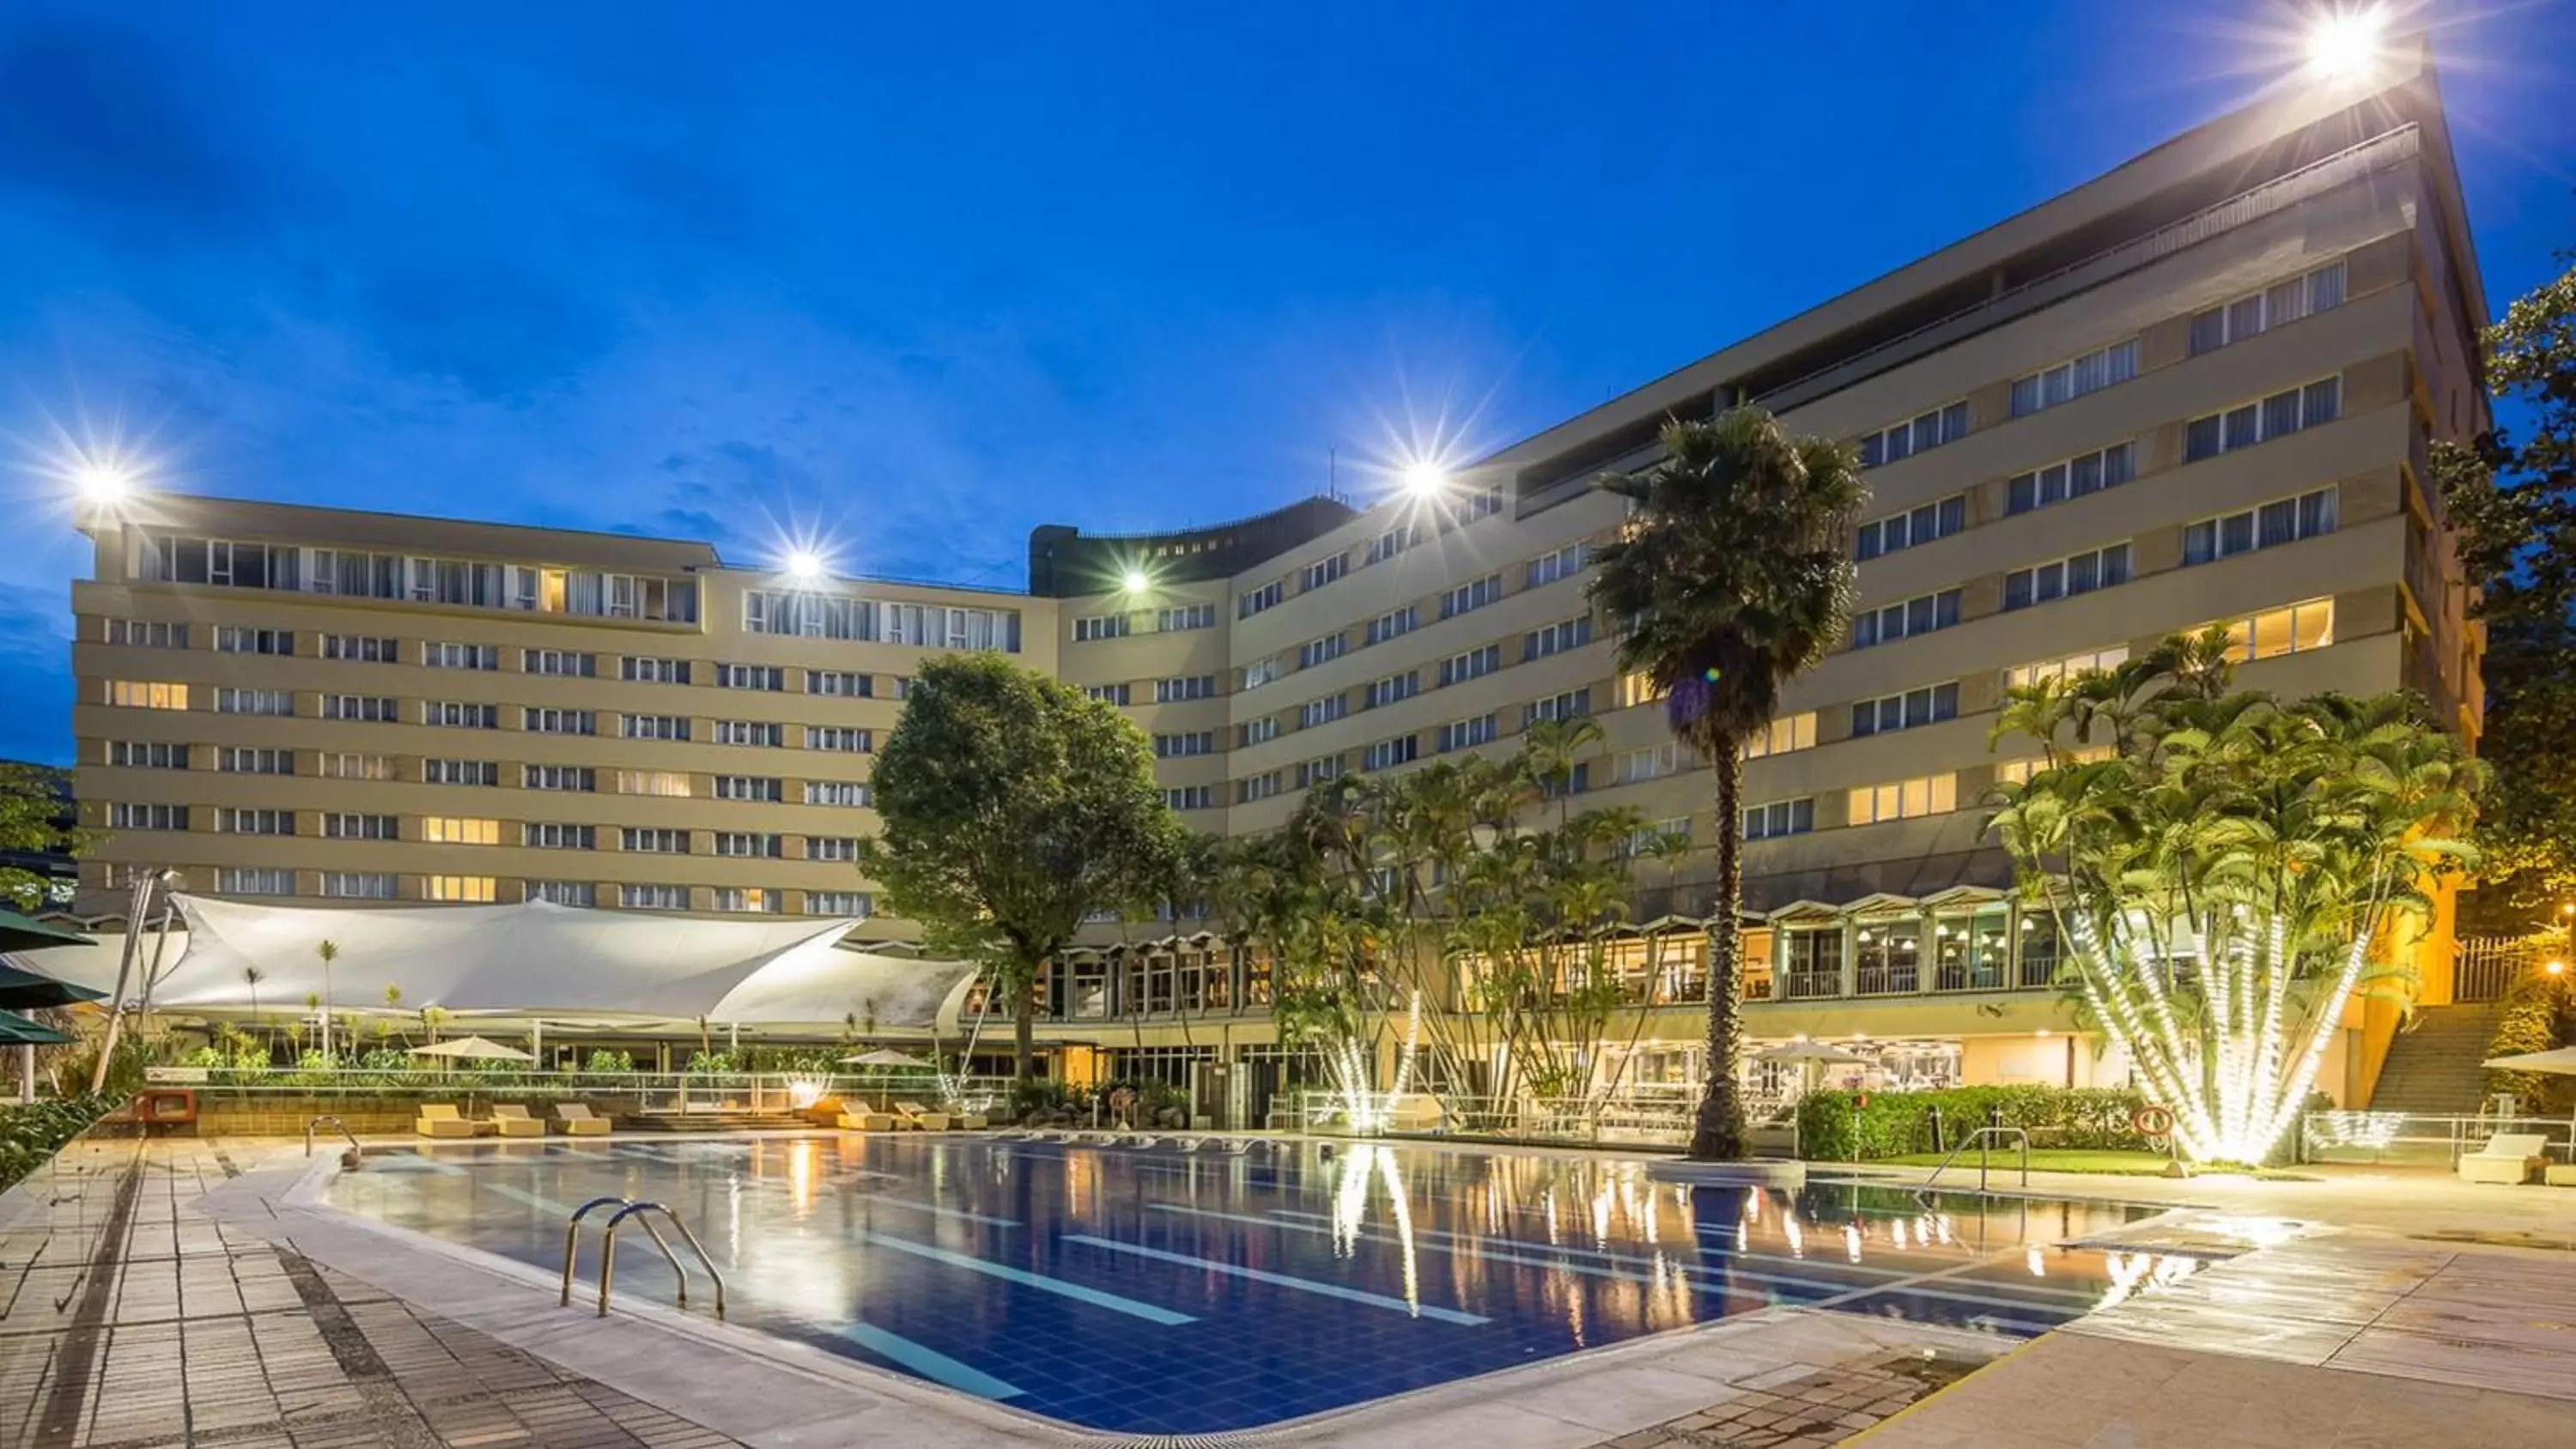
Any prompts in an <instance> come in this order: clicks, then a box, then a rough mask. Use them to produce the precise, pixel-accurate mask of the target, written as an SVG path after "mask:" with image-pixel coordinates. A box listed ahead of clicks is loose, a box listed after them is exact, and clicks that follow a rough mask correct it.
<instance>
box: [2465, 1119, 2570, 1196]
mask: <svg viewBox="0 0 2576 1449" xmlns="http://www.w3.org/2000/svg"><path fill="white" fill-rule="evenodd" d="M2548 1147H2549V1139H2548V1138H2547V1137H2546V1136H2544V1135H2542V1134H2540V1133H2538V1132H2499V1133H2497V1134H2496V1135H2495V1136H2493V1137H2490V1138H2488V1139H2487V1140H2486V1143H2485V1145H2483V1146H2481V1147H2480V1148H2478V1150H2477V1151H2475V1152H2470V1153H2465V1154H2463V1155H2462V1156H2461V1158H2460V1181H2462V1182H2496V1183H2503V1184H2505V1185H2506V1186H2509V1187H2510V1186H2519V1185H2520V1184H2522V1183H2526V1182H2529V1181H2531V1178H2532V1174H2534V1173H2536V1172H2538V1171H2540V1170H2541V1169H2542V1168H2544V1167H2547V1166H2548V1165H2549V1154H2548Z"/></svg>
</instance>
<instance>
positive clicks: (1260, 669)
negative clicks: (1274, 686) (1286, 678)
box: [1236, 654, 1285, 689]
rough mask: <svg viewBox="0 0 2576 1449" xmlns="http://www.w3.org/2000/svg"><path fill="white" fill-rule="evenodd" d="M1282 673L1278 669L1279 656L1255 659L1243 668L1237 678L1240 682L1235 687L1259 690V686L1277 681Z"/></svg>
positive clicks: (1281, 670) (1279, 668) (1282, 671)
mask: <svg viewBox="0 0 2576 1449" xmlns="http://www.w3.org/2000/svg"><path fill="white" fill-rule="evenodd" d="M1284 672H1285V671H1284V670H1283V669H1282V668H1281V667H1280V659H1279V656H1278V655H1276V654H1273V655H1271V656H1270V657H1269V658H1267V659H1256V660H1254V661H1253V662H1251V663H1250V664H1247V665H1245V666H1243V671H1242V673H1241V674H1240V675H1239V676H1237V677H1238V678H1239V679H1240V680H1241V681H1242V682H1241V683H1240V684H1238V685H1237V686H1236V687H1237V688H1239V689H1259V688H1260V687H1261V686H1263V685H1265V684H1268V683H1269V682H1271V681H1272V680H1274V679H1277V678H1278V677H1279V676H1280V675H1281V674H1282V673H1284Z"/></svg>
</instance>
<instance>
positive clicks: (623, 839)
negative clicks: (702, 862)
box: [617, 825, 689, 855]
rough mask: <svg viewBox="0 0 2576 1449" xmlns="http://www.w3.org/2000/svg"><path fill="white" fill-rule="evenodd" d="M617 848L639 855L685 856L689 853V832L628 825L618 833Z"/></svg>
mask: <svg viewBox="0 0 2576 1449" xmlns="http://www.w3.org/2000/svg"><path fill="white" fill-rule="evenodd" d="M617 848H618V849H620V850H628V851H634V852H636V853H638V854H641V855H686V854H688V853H689V832H687V831H685V830H656V829H648V828H646V827H643V826H636V825H630V826H627V827H626V828H625V829H624V830H622V831H619V832H618V837H617Z"/></svg>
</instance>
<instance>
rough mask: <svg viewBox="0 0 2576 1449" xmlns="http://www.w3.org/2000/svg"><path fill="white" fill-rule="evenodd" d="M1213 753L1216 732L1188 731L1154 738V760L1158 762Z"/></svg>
mask: <svg viewBox="0 0 2576 1449" xmlns="http://www.w3.org/2000/svg"><path fill="white" fill-rule="evenodd" d="M1215 753H1216V731H1214V730H1189V731H1186V732H1184V733H1181V734H1176V735H1156V736H1154V758H1156V759H1158V760H1170V759H1177V758H1179V757H1182V756H1185V755H1213V754H1215Z"/></svg>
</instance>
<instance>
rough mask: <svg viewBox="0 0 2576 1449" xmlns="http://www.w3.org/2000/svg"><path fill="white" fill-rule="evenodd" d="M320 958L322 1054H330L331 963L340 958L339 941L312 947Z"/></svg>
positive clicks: (325, 942) (326, 942)
mask: <svg viewBox="0 0 2576 1449" xmlns="http://www.w3.org/2000/svg"><path fill="white" fill-rule="evenodd" d="M313 954H314V955H316V956H319V957H321V958H322V1008H321V1010H322V1055H324V1056H326V1057H327V1056H329V1055H331V963H332V962H334V961H337V960H339V959H340V943H339V942H337V941H324V942H323V943H322V944H321V945H319V946H316V947H314V948H313Z"/></svg>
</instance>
